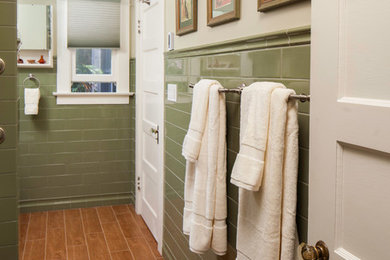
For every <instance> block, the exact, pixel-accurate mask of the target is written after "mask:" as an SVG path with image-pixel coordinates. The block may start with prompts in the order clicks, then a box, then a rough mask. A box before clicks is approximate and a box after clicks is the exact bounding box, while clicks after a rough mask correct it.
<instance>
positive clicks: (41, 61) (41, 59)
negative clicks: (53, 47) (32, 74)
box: [38, 55, 46, 64]
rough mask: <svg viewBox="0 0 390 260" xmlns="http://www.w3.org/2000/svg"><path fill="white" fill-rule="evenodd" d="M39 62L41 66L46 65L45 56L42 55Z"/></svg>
mask: <svg viewBox="0 0 390 260" xmlns="http://www.w3.org/2000/svg"><path fill="white" fill-rule="evenodd" d="M38 62H39V63H40V64H45V63H46V61H45V59H44V58H43V55H41V58H40V59H39V61H38Z"/></svg>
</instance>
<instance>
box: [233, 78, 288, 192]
mask: <svg viewBox="0 0 390 260" xmlns="http://www.w3.org/2000/svg"><path fill="white" fill-rule="evenodd" d="M276 88H284V86H283V85H282V84H280V83H275V82H256V83H253V84H251V85H250V86H249V87H246V88H244V89H243V91H242V97H241V123H240V124H241V129H240V132H241V134H240V152H239V154H238V155H237V158H236V162H235V163H234V167H233V170H232V175H231V183H233V184H234V185H236V186H237V187H241V188H244V189H247V190H252V191H257V190H259V187H260V185H261V180H262V176H263V171H264V156H265V149H266V145H267V136H268V122H269V110H270V102H271V93H272V91H273V90H274V89H276Z"/></svg>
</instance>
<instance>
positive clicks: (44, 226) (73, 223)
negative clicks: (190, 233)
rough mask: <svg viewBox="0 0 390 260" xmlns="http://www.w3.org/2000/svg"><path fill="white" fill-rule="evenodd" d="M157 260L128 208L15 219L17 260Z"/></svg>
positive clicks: (146, 235) (154, 248) (141, 226)
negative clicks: (17, 233) (17, 230)
mask: <svg viewBox="0 0 390 260" xmlns="http://www.w3.org/2000/svg"><path fill="white" fill-rule="evenodd" d="M100 259H102V260H105V259H107V260H127V259H142V260H157V259H158V260H160V259H163V258H162V257H161V255H160V254H159V252H158V251H157V243H156V241H155V240H154V238H153V236H152V234H151V233H150V231H149V229H148V228H147V226H146V224H145V222H144V221H143V219H142V217H141V216H139V215H137V214H136V213H135V210H134V207H133V206H132V205H118V206H106V207H97V208H83V209H70V210H59V211H47V212H34V213H26V214H21V215H20V216H19V260H100Z"/></svg>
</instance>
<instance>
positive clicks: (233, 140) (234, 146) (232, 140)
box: [226, 127, 240, 153]
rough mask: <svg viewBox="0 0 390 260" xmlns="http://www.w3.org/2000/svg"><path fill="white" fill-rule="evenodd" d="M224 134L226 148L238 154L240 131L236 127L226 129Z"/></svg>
mask: <svg viewBox="0 0 390 260" xmlns="http://www.w3.org/2000/svg"><path fill="white" fill-rule="evenodd" d="M226 132H227V135H226V142H227V148H228V149H229V150H231V151H234V152H236V153H238V152H239V151H240V129H239V128H237V127H228V128H227V129H226Z"/></svg>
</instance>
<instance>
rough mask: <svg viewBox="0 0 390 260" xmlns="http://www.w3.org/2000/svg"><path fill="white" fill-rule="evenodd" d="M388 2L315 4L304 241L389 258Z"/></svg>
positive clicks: (340, 252)
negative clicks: (306, 230)
mask: <svg viewBox="0 0 390 260" xmlns="http://www.w3.org/2000/svg"><path fill="white" fill-rule="evenodd" d="M389 14H390V1H389V0H377V1H367V0H327V1H320V0H319V1H312V56H311V63H312V71H311V75H312V79H311V84H312V85H311V95H312V99H311V117H310V120H311V122H310V135H311V137H310V185H309V189H310V192H309V242H310V243H311V244H314V243H315V242H316V241H317V240H323V241H325V242H326V243H327V245H328V247H329V251H330V259H390V250H389V246H390V188H389V186H390V78H389V76H390V51H389V42H390V33H389V28H390V19H389Z"/></svg>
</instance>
